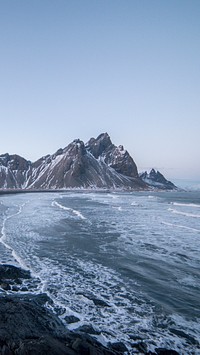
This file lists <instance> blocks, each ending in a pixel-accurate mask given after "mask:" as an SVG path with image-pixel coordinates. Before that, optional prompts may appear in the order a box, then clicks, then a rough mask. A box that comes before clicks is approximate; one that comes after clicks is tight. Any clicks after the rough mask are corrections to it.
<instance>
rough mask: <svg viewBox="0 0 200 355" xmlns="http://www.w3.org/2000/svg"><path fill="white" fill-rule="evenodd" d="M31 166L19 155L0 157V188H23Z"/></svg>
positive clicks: (3, 155)
mask: <svg viewBox="0 0 200 355" xmlns="http://www.w3.org/2000/svg"><path fill="white" fill-rule="evenodd" d="M31 166H32V165H31V162H30V161H27V160H26V159H24V158H22V157H20V156H19V155H16V154H14V155H9V154H8V153H6V154H2V155H0V188H4V189H8V188H10V189H16V188H25V187H26V182H27V179H28V177H29V175H30V174H31Z"/></svg>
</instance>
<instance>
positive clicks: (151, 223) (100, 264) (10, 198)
mask: <svg viewBox="0 0 200 355" xmlns="http://www.w3.org/2000/svg"><path fill="white" fill-rule="evenodd" d="M0 212H1V213H0V231H1V243H0V253H1V254H0V255H1V262H2V263H5V262H9V263H13V264H15V265H19V264H20V265H21V266H22V267H24V268H28V269H30V270H31V271H32V275H33V276H34V278H33V280H32V281H31V282H30V280H29V281H26V282H28V287H29V288H30V289H31V290H33V291H34V292H40V291H43V292H47V293H48V294H49V295H50V297H51V298H52V299H53V300H54V302H55V305H56V306H57V309H58V308H59V310H60V317H61V318H63V320H64V318H65V316H66V315H72V314H73V315H75V316H77V317H78V318H79V319H80V321H79V322H77V323H74V324H71V325H70V326H69V325H68V327H69V328H70V329H74V328H77V327H79V326H80V325H84V324H92V325H93V327H94V329H96V330H97V331H98V332H99V333H100V335H98V336H97V338H98V339H99V340H101V341H102V342H103V343H105V344H106V342H107V341H123V342H124V343H126V345H127V346H128V348H129V351H130V353H131V352H133V350H131V349H132V345H133V344H134V343H135V342H137V341H139V340H140V341H141V340H144V342H145V343H146V344H147V345H148V349H149V350H154V348H155V347H166V348H172V349H174V350H177V351H179V352H180V353H181V354H199V353H200V347H199V341H200V337H199V334H200V325H199V319H200V306H199V295H200V286H199V285H200V283H199V281H200V268H199V266H200V243H199V240H200V192H163V193H162V192H160V193H156V192H155V193H151V194H149V192H148V193H147V192H135V193H120V192H119V193H100V192H92V193H87V192H63V193H44V194H41V193H40V194H35V193H34V194H17V195H2V196H1V197H0ZM95 300H101V301H104V303H102V304H103V306H102V304H101V305H100V304H99V302H97V301H95ZM66 326H67V325H66Z"/></svg>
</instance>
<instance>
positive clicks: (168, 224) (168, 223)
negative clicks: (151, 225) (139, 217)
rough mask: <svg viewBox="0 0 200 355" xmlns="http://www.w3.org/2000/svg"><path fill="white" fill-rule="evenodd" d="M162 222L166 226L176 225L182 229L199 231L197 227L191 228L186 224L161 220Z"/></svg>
mask: <svg viewBox="0 0 200 355" xmlns="http://www.w3.org/2000/svg"><path fill="white" fill-rule="evenodd" d="M161 223H162V224H165V225H166V226H170V227H173V228H174V227H176V228H183V229H187V230H191V231H193V232H200V229H197V228H191V227H188V226H182V225H180V224H174V223H170V222H164V221H162V222H161Z"/></svg>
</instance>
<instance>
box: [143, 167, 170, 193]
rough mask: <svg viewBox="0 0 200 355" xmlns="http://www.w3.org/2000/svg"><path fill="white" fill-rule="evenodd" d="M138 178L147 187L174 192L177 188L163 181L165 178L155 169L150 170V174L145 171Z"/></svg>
mask: <svg viewBox="0 0 200 355" xmlns="http://www.w3.org/2000/svg"><path fill="white" fill-rule="evenodd" d="M139 175H140V178H141V179H142V180H143V181H144V182H145V183H146V184H147V185H149V186H151V187H155V188H158V189H162V190H175V189H177V187H176V186H175V185H174V184H173V183H172V182H171V181H168V180H166V179H165V177H164V176H163V175H162V174H161V173H160V172H159V171H155V169H151V171H150V173H147V171H145V172H144V173H141V174H139Z"/></svg>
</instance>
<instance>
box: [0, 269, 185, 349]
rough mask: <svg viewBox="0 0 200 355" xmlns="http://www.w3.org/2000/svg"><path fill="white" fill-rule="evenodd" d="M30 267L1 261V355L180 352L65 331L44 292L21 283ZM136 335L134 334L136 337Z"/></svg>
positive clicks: (82, 332) (140, 343)
mask: <svg viewBox="0 0 200 355" xmlns="http://www.w3.org/2000/svg"><path fill="white" fill-rule="evenodd" d="M31 278H32V276H31V273H30V271H29V270H23V269H22V268H20V267H16V266H14V265H11V264H0V314H1V317H0V354H4V355H29V354H30V355H35V354H40V355H46V354H51V355H128V354H137V353H139V354H144V355H179V354H178V353H177V352H176V351H175V350H170V349H165V348H156V349H155V352H152V351H148V350H147V344H145V342H143V341H141V340H140V341H139V340H137V341H133V344H131V348H132V349H127V347H126V346H125V345H124V344H123V343H122V342H117V341H116V342H115V343H109V344H107V346H104V345H102V344H101V343H100V342H98V341H97V340H96V339H95V334H94V333H93V334H94V337H92V332H91V330H93V328H92V326H88V329H80V330H79V329H77V330H75V331H71V330H68V329H67V328H66V326H65V325H64V323H63V322H62V321H61V319H60V318H59V315H58V314H55V313H54V312H53V311H52V310H51V309H50V308H52V306H53V301H52V299H50V298H49V296H48V295H47V294H46V293H39V294H35V293H34V292H31V290H28V289H27V288H23V287H22V288H21V290H20V291H19V288H18V287H20V285H22V282H23V280H24V279H31ZM48 305H49V306H51V307H49V306H48ZM135 338H137V336H136V337H135Z"/></svg>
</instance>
